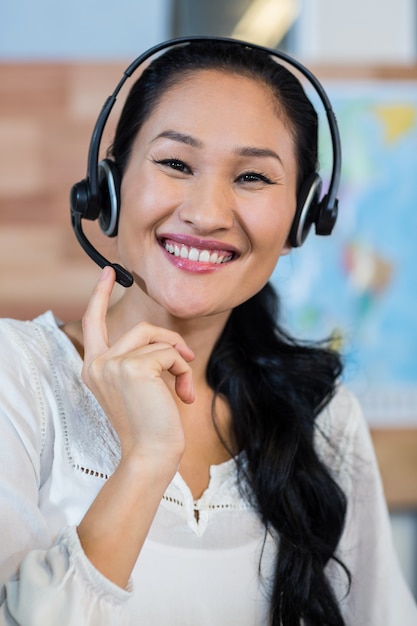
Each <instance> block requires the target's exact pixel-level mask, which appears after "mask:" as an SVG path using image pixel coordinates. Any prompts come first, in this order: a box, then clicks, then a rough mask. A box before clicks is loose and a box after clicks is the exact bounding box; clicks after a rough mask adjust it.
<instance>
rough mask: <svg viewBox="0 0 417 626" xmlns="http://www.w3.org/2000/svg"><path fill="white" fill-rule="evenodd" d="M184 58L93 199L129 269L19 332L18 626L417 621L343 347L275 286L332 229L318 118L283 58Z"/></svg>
mask: <svg viewBox="0 0 417 626" xmlns="http://www.w3.org/2000/svg"><path fill="white" fill-rule="evenodd" d="M165 47H166V46H165ZM168 47H169V49H168V51H165V52H164V53H163V54H162V55H160V56H158V57H157V58H156V59H154V60H153V61H152V62H151V64H150V65H149V66H148V67H147V69H146V70H144V71H143V73H142V74H141V76H140V78H139V79H138V80H137V82H136V83H135V84H134V85H133V87H132V89H131V92H130V94H129V96H128V98H127V101H126V104H125V106H124V108H123V111H122V114H121V117H120V120H119V124H118V127H117V129H116V133H115V137H114V142H113V145H112V146H111V148H110V150H109V152H108V158H107V159H106V160H105V162H104V163H102V164H100V165H95V166H93V167H92V168H90V174H91V176H90V178H91V180H86V181H81V183H78V184H77V185H76V186H75V189H73V193H72V201H73V204H72V217H73V225H74V229H75V231H76V234H77V236H78V237H79V239H80V241H81V243H82V244H83V246H85V247H86V249H87V251H88V252H89V254H90V253H91V247H89V246H88V242H86V240H85V239H84V238H83V237H84V235H83V231H82V229H81V227H80V221H81V217H90V218H92V219H96V218H99V220H100V224H101V226H102V228H103V230H104V231H105V232H106V234H108V235H109V236H114V237H116V239H115V247H117V254H118V260H119V261H120V263H121V265H118V264H110V263H109V266H107V267H105V268H104V270H103V271H102V274H101V276H100V279H99V281H98V283H97V285H96V288H95V289H94V292H93V294H92V295H91V298H90V301H89V303H88V306H87V310H86V313H85V315H84V318H83V320H76V321H74V322H71V323H68V324H65V325H62V324H60V322H59V321H57V320H56V319H55V317H54V316H53V315H52V314H51V313H47V314H44V315H43V316H41V317H39V318H37V319H36V320H33V321H31V322H25V323H23V322H18V321H13V320H2V321H1V322H0V337H1V341H2V346H3V354H4V355H5V356H4V357H3V358H1V360H0V428H1V432H2V438H1V441H0V458H1V459H2V460H4V468H3V474H2V480H1V482H0V503H1V507H2V516H1V520H0V532H1V535H2V537H3V543H2V545H1V546H0V574H1V577H2V583H3V587H2V595H1V606H0V623H2V624H7V625H10V626H11V625H12V624H16V623H18V624H22V625H23V624H25V625H26V624H27V625H29V624H33V625H35V624H40V623H48V624H53V623H62V624H67V625H74V626H75V625H77V626H79V625H80V624H82V625H85V626H89V625H91V626H93V625H94V624H100V626H106V625H109V626H110V625H114V624H132V623H134V624H146V626H152V625H158V626H160V625H161V624H164V625H169V624H172V625H175V624H178V625H181V626H187V625H190V626H191V625H192V626H195V625H196V624H198V625H199V626H212V625H213V624H227V625H234V624H236V625H237V624H239V626H253V625H256V626H257V625H259V626H266V625H267V624H272V625H273V626H294V625H296V624H305V625H306V626H325V625H328V626H342V625H344V624H346V625H347V624H355V626H356V625H358V626H359V625H363V626H365V625H366V626H380V625H381V624H384V625H385V626H394V624H395V625H397V624H398V619H399V616H400V621H401V625H402V626H412V624H415V621H416V617H417V610H416V607H415V605H414V603H413V601H412V598H411V594H410V593H409V591H408V590H407V588H406V586H405V584H404V582H403V579H402V577H401V575H400V573H399V569H398V565H397V561H396V558H395V555H394V550H393V546H392V542H391V538H390V531H389V522H388V516H387V511H386V507H385V503H384V499H383V495H382V488H381V483H380V478H379V474H378V470H377V467H376V463H375V459H374V455H373V451H372V447H371V444H370V440H369V435H368V433H367V429H366V426H365V423H364V421H363V418H362V415H361V411H360V408H359V407H358V404H357V402H356V401H355V399H354V398H353V397H352V396H351V395H350V394H349V393H348V392H347V391H346V390H345V389H344V388H343V387H342V386H341V385H340V382H339V377H340V374H341V371H342V367H341V362H340V358H339V356H338V355H337V354H336V353H335V352H333V351H332V350H330V349H329V348H328V347H327V346H326V345H323V344H321V345H319V344H317V345H313V344H308V343H305V342H303V343H300V342H297V341H295V340H294V339H293V338H291V337H289V336H288V335H287V334H286V333H285V332H284V331H283V330H282V328H280V326H279V325H278V324H277V317H278V306H277V297H276V295H275V294H274V292H273V290H272V288H271V286H270V284H269V282H268V280H269V277H270V276H271V274H272V272H273V270H274V268H275V265H276V263H277V261H278V260H279V257H280V256H281V255H282V254H286V253H288V252H289V251H290V249H291V247H292V246H293V245H299V244H300V243H301V242H302V240H303V238H304V237H305V235H306V234H307V232H308V230H309V227H310V226H311V224H312V223H315V224H316V227H317V230H318V231H319V232H320V231H321V230H323V231H324V232H327V234H328V233H329V232H330V231H331V228H332V226H333V225H334V220H335V214H336V211H335V207H336V206H337V202H336V201H335V193H336V191H337V180H338V175H337V174H338V169H339V168H338V167H336V166H335V167H334V174H335V175H334V176H333V177H332V180H333V182H332V183H331V186H330V188H329V191H328V194H327V196H329V197H330V201H329V200H326V201H325V200H324V199H323V201H319V198H318V196H319V195H320V187H321V181H320V177H319V176H318V174H317V171H316V170H317V152H318V150H317V115H316V112H315V110H314V109H313V107H312V105H311V103H310V101H309V100H308V99H307V97H306V95H305V93H304V91H303V89H302V87H301V84H300V83H299V81H298V80H297V79H296V78H295V76H294V75H293V74H292V73H291V72H289V71H288V70H287V69H286V68H285V67H283V66H282V65H281V64H279V63H278V62H277V61H276V59H274V58H272V57H271V54H272V53H271V51H267V50H263V49H259V48H257V47H256V46H255V47H254V46H251V45H250V44H242V43H241V42H233V41H225V40H223V41H218V40H217V41H215V40H210V41H188V42H187V43H186V44H185V45H171V46H168ZM272 56H273V54H272ZM134 65H135V64H134ZM110 102H111V100H110ZM106 106H107V105H105V108H104V110H105V113H106V115H107V114H108V108H106ZM104 117H105V116H104ZM101 121H102V118H100V119H99V123H98V126H99V127H100V124H101ZM336 143H337V142H336ZM94 152H95V151H94V149H92V150H90V155H93V156H94ZM335 155H336V156H337V149H335ZM335 160H336V161H337V158H335ZM96 174H99V175H98V176H96ZM95 178H96V179H97V180H95ZM96 182H98V183H99V191H98V192H97V193H95V192H94V185H95V184H96ZM92 190H93V191H92ZM327 196H326V197H327ZM84 201H86V205H87V207H85V206H84V208H81V205H83V203H84V204H85V202H84ZM329 207H331V208H329ZM323 215H324V216H325V218H324V222H325V225H324V226H323V223H322V222H321V220H322V217H323ZM96 252H97V251H93V254H92V256H93V258H95V260H97V262H98V263H99V264H100V265H103V264H104V265H106V263H107V262H106V259H104V257H102V256H101V255H100V254H99V253H98V252H97V254H96ZM116 278H117V279H118V280H121V282H123V281H125V279H126V283H124V284H130V282H132V283H133V284H132V286H131V287H130V288H129V289H126V290H125V292H124V293H123V295H122V296H121V298H120V299H119V300H118V301H117V302H115V303H113V304H112V305H111V306H110V305H109V299H110V295H111V293H112V290H113V287H114V284H115V280H116Z"/></svg>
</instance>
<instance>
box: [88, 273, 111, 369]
mask: <svg viewBox="0 0 417 626" xmlns="http://www.w3.org/2000/svg"><path fill="white" fill-rule="evenodd" d="M115 282H116V273H115V271H114V269H113V268H112V267H110V266H109V265H107V266H106V267H104V268H103V270H102V272H101V274H100V278H99V280H98V282H97V283H96V285H95V287H94V290H93V292H92V294H91V297H90V300H89V302H88V305H87V309H86V311H85V313H84V315H83V318H82V328H83V336H84V361H86V360H87V361H88V360H90V359H93V358H95V357H96V356H98V355H99V354H102V353H103V352H104V351H105V350H107V349H108V347H109V344H108V334H107V324H106V315H107V309H108V307H109V300H110V296H111V293H112V291H113V287H114V284H115Z"/></svg>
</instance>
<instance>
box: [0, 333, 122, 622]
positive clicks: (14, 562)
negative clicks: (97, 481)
mask: <svg viewBox="0 0 417 626" xmlns="http://www.w3.org/2000/svg"><path fill="white" fill-rule="evenodd" d="M30 342H31V337H30V336H29V335H25V334H23V335H22V334H21V332H20V331H19V332H17V331H16V332H15V331H14V330H13V331H12V330H11V325H9V324H1V326H0V344H1V346H2V359H1V368H0V370H1V375H0V433H1V436H0V624H1V625H2V626H3V625H6V624H7V625H10V626H11V625H12V624H13V625H16V624H20V625H24V626H31V625H35V624H36V625H38V624H40V623H48V624H55V623H56V624H63V623H65V624H66V626H79V625H80V624H83V625H87V624H91V623H100V624H101V625H102V626H111V625H113V624H122V623H126V622H125V618H124V616H126V611H127V603H126V600H127V599H128V598H129V597H130V594H129V593H128V592H127V591H124V590H122V589H120V588H118V587H116V586H115V585H112V584H111V583H110V582H109V581H107V580H106V579H105V578H104V577H102V576H100V575H99V573H98V572H97V571H96V570H95V569H94V568H93V567H92V566H91V564H90V563H89V562H88V560H87V558H86V557H85V555H84V554H83V551H82V549H81V546H80V543H79V541H78V537H77V534H76V532H75V529H74V528H65V529H64V530H63V532H62V534H61V536H60V537H59V539H58V540H57V541H56V542H55V539H54V537H55V533H54V534H53V536H52V534H51V530H50V525H49V524H48V523H47V520H46V519H44V517H43V514H42V512H41V510H40V508H39V505H38V502H39V492H40V489H41V487H42V484H43V482H44V481H45V480H46V479H47V477H48V476H49V472H50V467H51V466H52V457H53V441H52V439H51V438H50V433H51V426H52V425H51V423H50V419H49V417H48V414H49V411H48V400H47V393H48V391H47V388H48V381H47V380H43V377H44V376H48V375H49V371H48V370H49V360H48V357H47V355H46V354H45V353H43V352H42V349H39V344H38V343H35V344H34V345H33V346H30V345H29V344H30ZM34 353H35V354H36V363H35V362H34V360H33V359H32V355H33V354H34ZM75 599H76V600H75ZM63 615H65V622H64V621H63V617H62V616H63Z"/></svg>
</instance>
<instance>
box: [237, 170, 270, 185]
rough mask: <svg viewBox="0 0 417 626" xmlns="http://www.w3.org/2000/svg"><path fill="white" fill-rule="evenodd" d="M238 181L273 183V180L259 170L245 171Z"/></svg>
mask: <svg viewBox="0 0 417 626" xmlns="http://www.w3.org/2000/svg"><path fill="white" fill-rule="evenodd" d="M237 180H238V182H242V183H264V184H266V185H273V184H274V183H273V181H272V180H271V179H270V178H268V176H265V174H261V173H259V172H245V173H244V174H241V175H240V176H239V177H238V179H237Z"/></svg>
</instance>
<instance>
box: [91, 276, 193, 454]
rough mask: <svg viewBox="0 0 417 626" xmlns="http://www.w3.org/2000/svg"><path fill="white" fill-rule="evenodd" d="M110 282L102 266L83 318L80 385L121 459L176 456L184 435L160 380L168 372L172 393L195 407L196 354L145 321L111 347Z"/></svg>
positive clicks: (172, 335)
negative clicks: (104, 419)
mask: <svg viewBox="0 0 417 626" xmlns="http://www.w3.org/2000/svg"><path fill="white" fill-rule="evenodd" d="M114 283H115V275H114V271H113V269H112V268H111V267H106V268H105V269H104V270H103V272H102V274H101V276H100V280H99V281H98V283H97V285H96V287H95V289H94V292H93V294H92V296H91V299H90V301H89V304H88V308H87V310H86V313H85V315H84V317H83V334H84V366H83V370H82V377H83V380H84V382H85V383H86V384H87V386H88V387H89V388H90V389H91V391H92V392H93V393H94V395H95V396H96V398H97V400H98V401H99V402H100V404H101V406H102V407H103V409H104V411H105V413H106V414H107V416H108V418H109V419H110V421H111V423H112V424H113V426H114V428H115V430H116V432H117V434H118V436H119V438H120V442H121V446H122V457H123V456H124V455H126V454H130V453H134V454H138V455H139V456H141V457H143V456H146V457H149V456H154V457H155V459H156V457H159V458H160V457H161V456H162V455H163V456H164V458H165V459H166V460H168V459H169V458H170V457H172V456H175V455H179V456H180V455H181V454H182V451H183V448H184V433H183V429H182V425H181V419H180V415H179V411H178V407H177V402H176V399H175V398H174V397H173V393H172V391H171V390H170V389H169V387H168V385H167V383H166V382H165V380H164V378H163V375H164V374H165V373H166V372H169V373H170V374H171V375H172V376H173V377H174V378H175V386H174V388H175V393H176V395H177V396H178V398H179V399H180V400H181V401H182V402H186V403H191V402H193V400H194V390H193V381H192V372H191V368H190V365H189V362H190V361H191V360H192V359H193V358H194V354H193V352H192V351H191V350H190V348H189V347H188V346H187V345H186V344H185V342H184V340H183V339H182V337H181V336H180V335H179V334H178V333H175V332H173V331H170V330H167V329H165V328H160V327H157V326H153V325H151V324H149V323H147V322H140V323H138V324H137V325H136V326H134V327H133V328H132V329H131V330H129V331H128V332H127V333H126V334H124V335H123V336H122V337H120V338H119V339H118V340H117V341H116V342H115V343H113V345H110V343H109V338H108V332H107V325H106V314H107V309H108V305H109V298H110V295H111V292H112V289H113V286H114Z"/></svg>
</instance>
